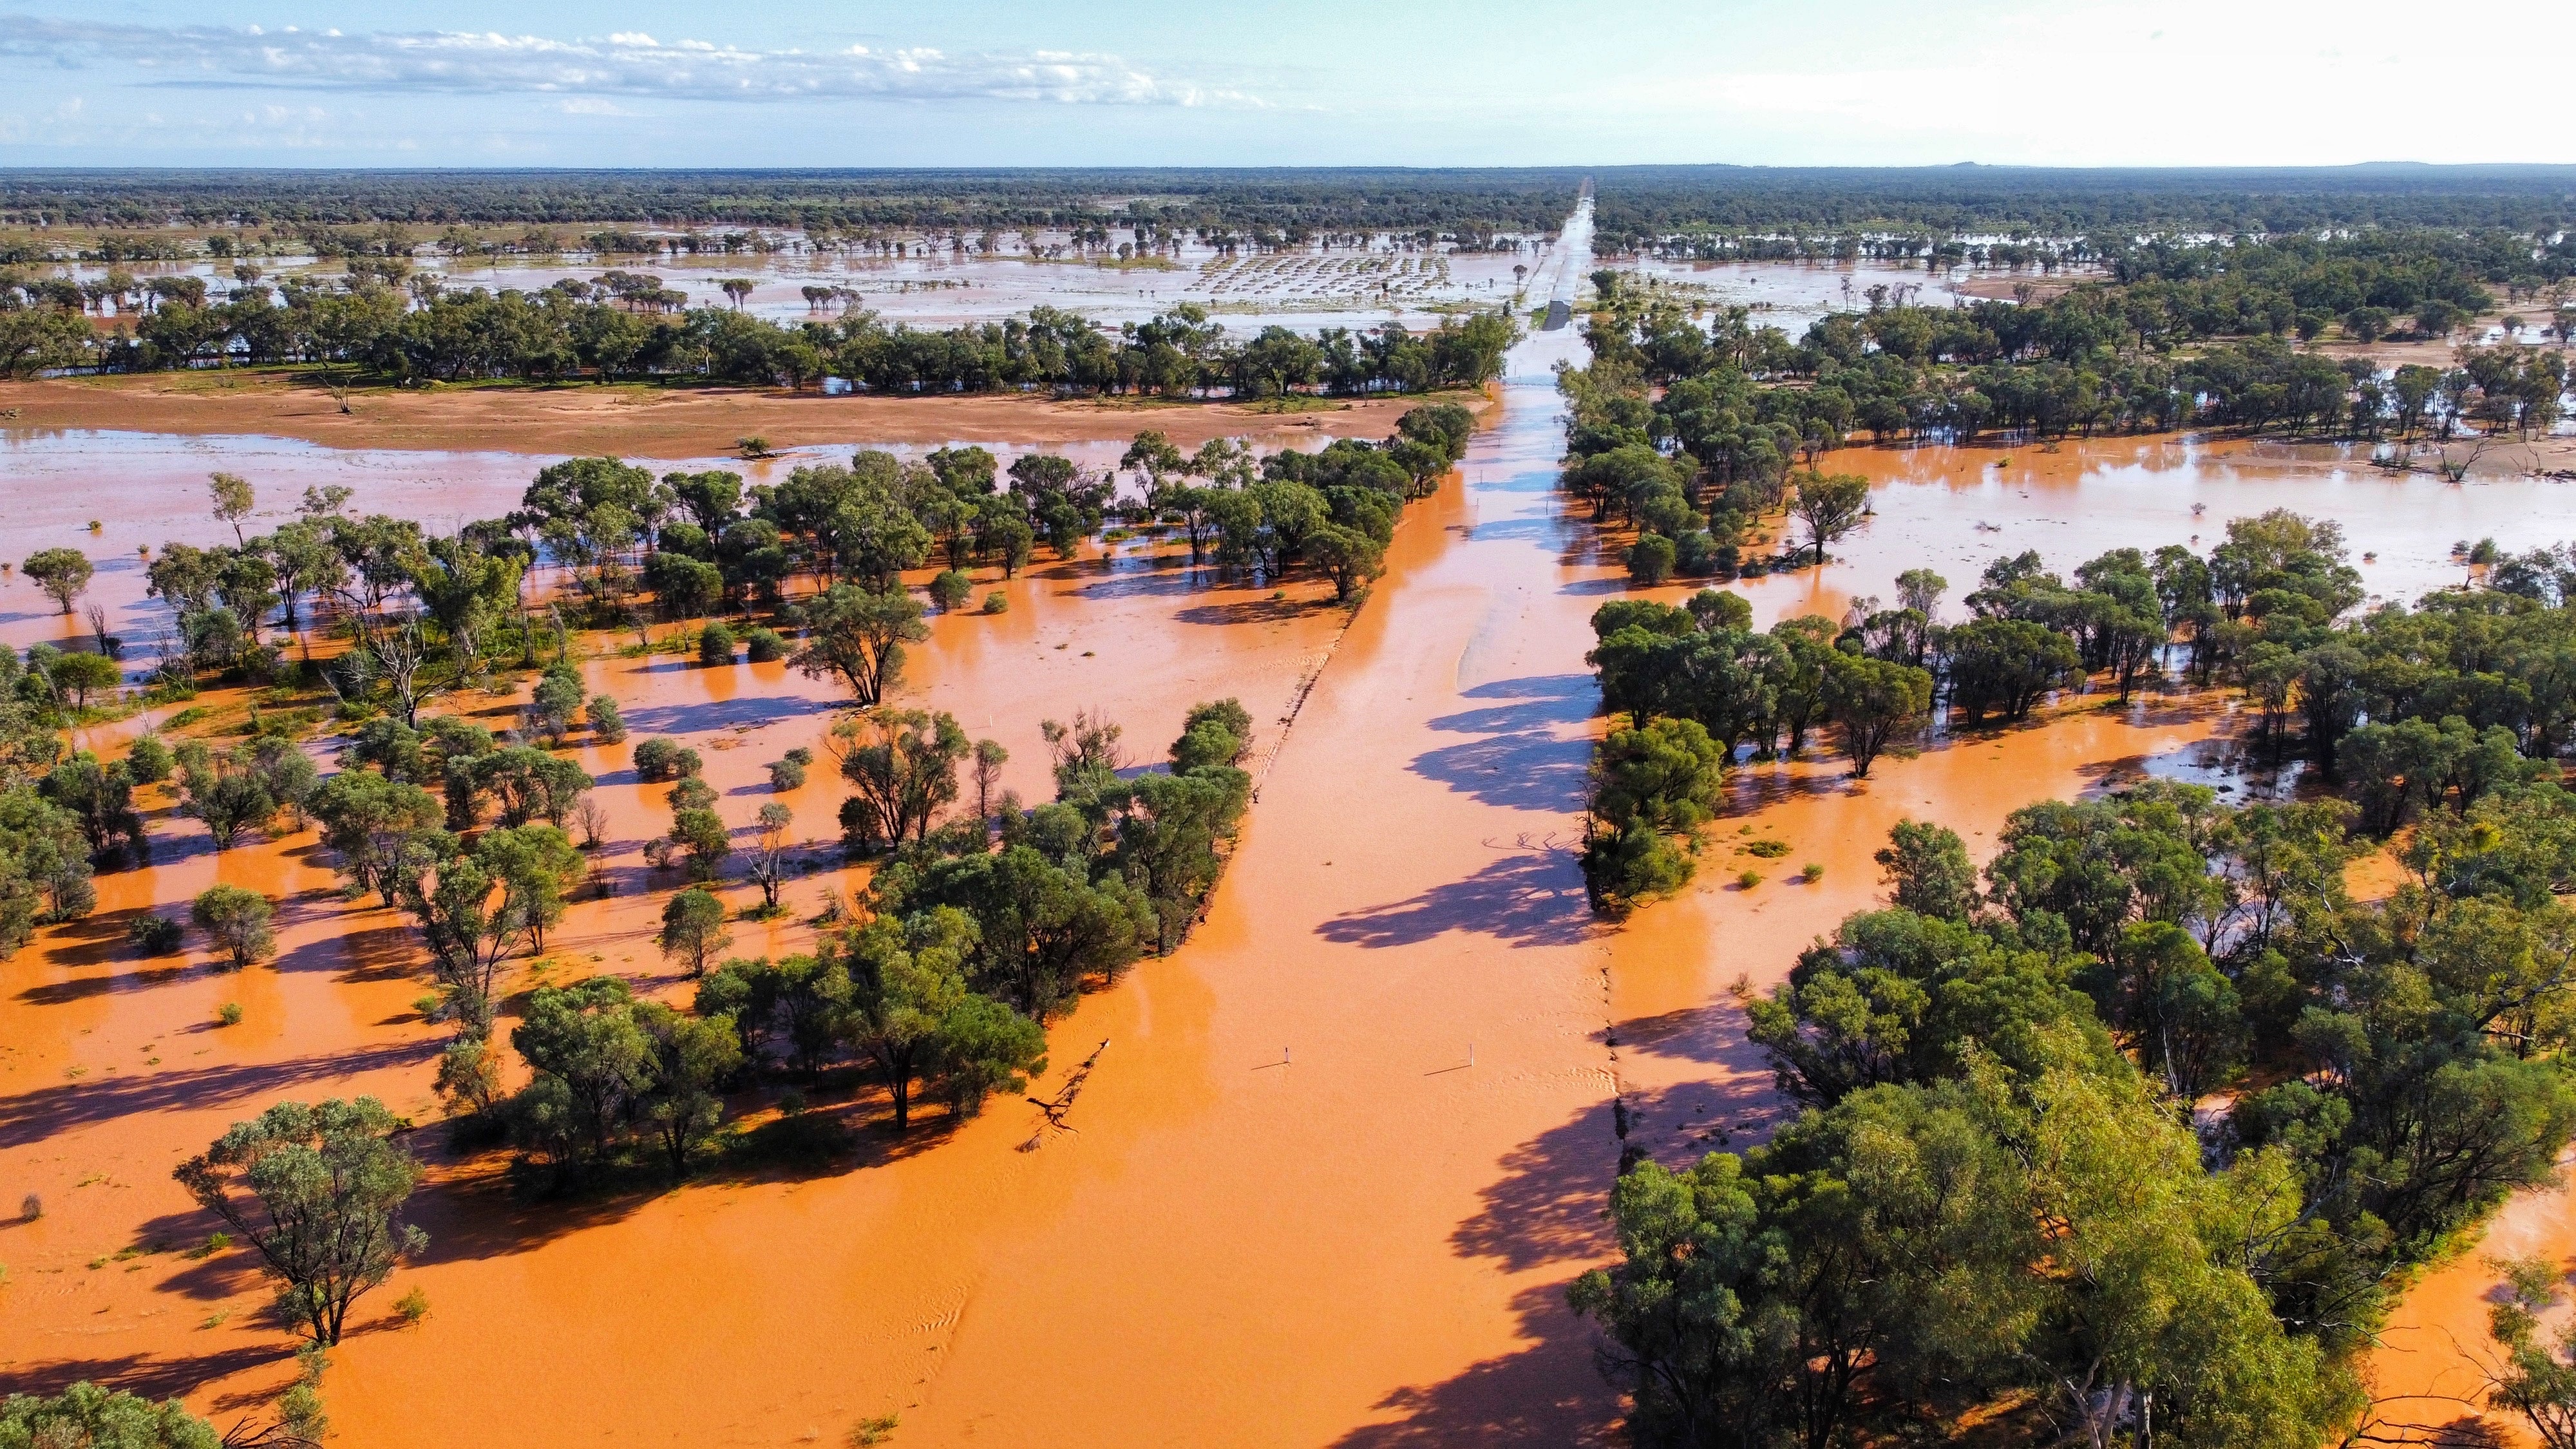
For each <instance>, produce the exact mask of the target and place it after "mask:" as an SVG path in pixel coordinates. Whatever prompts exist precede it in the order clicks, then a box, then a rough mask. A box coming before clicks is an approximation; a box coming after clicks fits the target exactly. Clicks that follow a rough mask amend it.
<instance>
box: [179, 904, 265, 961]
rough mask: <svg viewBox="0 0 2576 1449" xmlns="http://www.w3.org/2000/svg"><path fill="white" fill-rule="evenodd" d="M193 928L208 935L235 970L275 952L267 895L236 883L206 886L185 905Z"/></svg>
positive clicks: (262, 959)
mask: <svg viewBox="0 0 2576 1449" xmlns="http://www.w3.org/2000/svg"><path fill="white" fill-rule="evenodd" d="M188 914H189V915H190V916H191V917H193V918H194V919H195V920H196V923H197V928H198V929H199V930H202V931H204V932H205V933H206V934H207V936H209V937H211V938H212V940H213V944H214V947H215V949H216V950H219V951H221V952H223V953H224V955H225V956H227V957H229V958H231V961H232V965H233V969H234V970H236V971H238V970H240V969H241V968H243V967H245V966H248V965H249V964H250V963H252V962H253V961H264V960H266V959H268V958H269V957H271V956H274V955H276V954H277V935H276V933H275V932H273V931H271V930H269V928H268V922H269V904H268V897H266V896H263V895H261V894H260V893H259V892H257V891H248V890H244V889H242V888H241V887H240V886H229V885H217V886H208V887H206V889H205V890H204V891H202V892H200V893H199V894H198V896H197V899H196V901H195V903H194V904H192V905H191V906H190V907H189V908H188Z"/></svg>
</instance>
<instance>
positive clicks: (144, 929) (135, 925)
mask: <svg viewBox="0 0 2576 1449" xmlns="http://www.w3.org/2000/svg"><path fill="white" fill-rule="evenodd" d="M125 934H126V936H127V937H128V938H130V939H131V940H132V941H133V942H134V948H135V949H136V950H138V951H141V952H142V953H143V954H144V955H146V956H167V955H169V954H170V953H171V952H173V951H176V950H178V949H179V940H180V938H181V937H182V936H183V935H185V934H186V930H185V928H184V927H182V926H181V925H180V924H179V923H178V922H177V921H174V920H172V919H170V918H169V917H168V916H154V915H142V916H136V917H135V918H134V920H133V922H132V923H131V924H129V925H128V926H126V928H125Z"/></svg>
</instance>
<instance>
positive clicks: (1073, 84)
mask: <svg viewBox="0 0 2576 1449" xmlns="http://www.w3.org/2000/svg"><path fill="white" fill-rule="evenodd" d="M0 56H15V57H19V58H23V59H31V60H39V61H44V62H48V63H51V64H54V65H62V66H78V65H83V64H87V63H91V62H112V63H115V64H119V65H126V66H133V67H136V68H137V69H139V70H141V71H143V72H144V74H145V75H146V76H147V77H148V80H147V83H148V84H159V85H177V86H220V87H253V86H256V87H277V88H286V89H297V90H358V91H377V92H383V91H415V92H431V93H438V94H450V95H460V94H461V95H496V94H512V93H523V94H538V95H571V96H593V97H599V96H632V97H662V98H667V99H673V100H705V101H778V100H865V99H885V100H961V99H973V100H1005V101H1027V102H1039V103H1051V104H1059V105H1123V106H1255V107H1257V106H1259V105H1261V104H1262V103H1261V102H1260V100H1259V99H1257V98H1256V97H1253V96H1250V95H1247V94H1245V93H1243V92H1241V91H1237V90H1232V89H1227V88H1223V87H1216V86H1208V85H1201V84H1198V83H1195V82H1190V81H1185V80H1174V79H1170V78H1167V77H1162V76H1157V75H1154V74H1151V73H1150V72H1147V71H1144V70H1140V69H1138V68H1136V67H1134V66H1131V65H1128V64H1127V63H1126V62H1124V61H1121V60H1119V59H1118V58H1117V57H1115V56H1110V55H1094V54H1070V53H1064V52H1056V51H1032V52H1027V53H1024V54H1016V55H1014V54H1004V53H991V54H985V53H977V54H967V55H950V54H948V53H946V52H943V51H938V50H927V49H911V50H878V49H871V48H870V47H867V46H859V45H854V46H851V47H850V48H848V49H847V50H843V51H837V52H829V53H824V52H815V51H806V50H745V49H741V48H739V47H736V46H732V45H719V44H714V43H711V42H708V41H703V40H681V41H677V42H671V43H665V42H663V41H659V40H656V39H655V38H654V37H652V36H651V35H647V34H644V33H642V32H637V31H624V32H619V33H617V34H613V35H611V36H609V37H608V38H607V39H606V40H604V41H601V40H555V39H549V38H547V37H544V36H536V35H503V34H500V33H498V32H496V31H484V32H464V31H374V32H369V33H365V34H358V35H343V34H341V33H340V32H338V31H336V30H331V31H311V30H301V29H298V28H296V27H293V26H287V27H284V28H280V29H262V28H260V27H258V26H248V27H244V28H242V29H237V30H236V29H230V28H226V27H221V26H210V25H175V26H153V25H120V24H110V23H106V22H97V21H82V20H45V19H37V18H33V17H27V16H12V17H6V18H5V24H0Z"/></svg>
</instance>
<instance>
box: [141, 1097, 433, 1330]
mask: <svg viewBox="0 0 2576 1449" xmlns="http://www.w3.org/2000/svg"><path fill="white" fill-rule="evenodd" d="M396 1125H397V1124H396V1123H395V1120H394V1116H393V1114H392V1113H390V1112H388V1111H386V1110H385V1108H384V1105H383V1104H382V1103H380V1102H378V1101H376V1099H374V1098H373V1097H360V1098H358V1099H357V1100H355V1101H350V1102H343V1101H338V1100H332V1101H326V1102H321V1103H317V1104H315V1105H313V1106H310V1107H308V1106H305V1105H303V1104H301V1103H297V1102H281V1103H279V1104H278V1105H277V1106H274V1107H271V1108H269V1109H268V1110H267V1111H266V1112H263V1113H261V1114H260V1115H259V1116H258V1117H257V1118H255V1119H253V1120H251V1121H248V1122H240V1123H235V1124H234V1126H233V1128H232V1130H231V1131H229V1132H226V1133H225V1134H224V1135H223V1136H222V1137H220V1138H218V1139H216V1141H215V1143H214V1145H213V1146H211V1147H209V1148H207V1149H206V1150H205V1151H204V1152H203V1153H200V1154H199V1155H197V1156H195V1157H192V1158H190V1159H188V1160H187V1161H186V1162H183V1163H181V1164H180V1165H179V1167H178V1170H177V1171H176V1172H175V1173H174V1174H173V1175H174V1176H176V1177H177V1178H178V1180H179V1182H180V1185H181V1186H183V1187H185V1188H187V1190H188V1194H189V1196H191V1197H193V1198H195V1199H196V1200H197V1202H198V1205H199V1206H201V1207H203V1208H205V1209H206V1210H207V1211H208V1212H211V1213H213V1214H215V1215H216V1216H217V1217H220V1218H222V1219H223V1220H224V1222H225V1223H226V1224H228V1225H230V1226H231V1228H232V1229H233V1231H234V1232H235V1233H236V1234H238V1235H239V1237H240V1239H241V1241H242V1242H243V1243H244V1244H245V1245H246V1246H247V1247H249V1249H250V1250H251V1251H252V1252H254V1253H256V1254H258V1255H259V1261H260V1267H261V1269H262V1271H264V1272H265V1273H267V1274H268V1276H269V1277H271V1278H273V1279H275V1280H276V1281H277V1285H278V1287H277V1307H278V1313H279V1316H280V1317H282V1318H283V1319H284V1320H285V1321H286V1323H287V1324H288V1326H289V1327H291V1328H293V1329H295V1330H296V1331H297V1332H300V1333H303V1334H306V1335H308V1336H309V1337H310V1338H311V1339H312V1340H313V1342H315V1343H317V1344H321V1345H324V1346H326V1347H327V1346H330V1345H334V1344H337V1343H338V1342H339V1341H340V1336H341V1334H342V1332H343V1331H344V1330H345V1328H346V1326H347V1323H348V1317H349V1305H350V1304H352V1303H354V1302H355V1301H357V1299H358V1298H359V1297H360V1296H361V1295H363V1294H365V1293H367V1292H368V1291H370V1290H372V1289H374V1288H375V1287H377V1286H378V1285H380V1284H382V1283H383V1282H384V1281H385V1279H386V1278H387V1277H389V1276H390V1275H391V1274H392V1273H393V1269H394V1264H395V1262H396V1261H397V1260H398V1259H399V1258H401V1257H402V1255H404V1254H406V1253H415V1254H416V1253H418V1252H420V1251H421V1250H422V1249H423V1248H425V1247H427V1246H428V1244H429V1238H428V1235H427V1234H425V1233H423V1232H422V1231H421V1230H420V1229H419V1228H417V1227H413V1226H411V1225H409V1224H407V1223H405V1222H404V1221H403V1220H402V1210H403V1205H404V1203H406V1202H407V1201H408V1200H409V1199H410V1197H411V1194H412V1189H413V1188H415V1187H417V1186H418V1185H419V1183H420V1167H419V1165H418V1164H417V1163H415V1162H413V1161H412V1157H411V1154H410V1153H409V1152H406V1151H404V1150H403V1148H402V1146H401V1145H400V1144H399V1143H397V1142H396V1141H395V1140H394V1132H395V1129H396Z"/></svg>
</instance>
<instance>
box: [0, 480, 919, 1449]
mask: <svg viewBox="0 0 2576 1449" xmlns="http://www.w3.org/2000/svg"><path fill="white" fill-rule="evenodd" d="M92 527H93V528H95V527H96V525H94V524H93V525H92ZM223 1442H224V1441H223V1440H222V1439H220V1438H218V1437H217V1436H216V1434H215V1428H214V1426H213V1425H212V1424H209V1423H207V1422H206V1421H205V1420H203V1419H200V1418H198V1417H196V1416H195V1415H193V1414H190V1413H189V1412H188V1411H187V1409H186V1408H185V1407H183V1406H182V1405H181V1404H180V1403H179V1401H178V1400H177V1399H171V1400H168V1401H167V1402H164V1403H159V1404H155V1403H153V1402H152V1401H151V1400H149V1399H146V1398H143V1397H141V1396H139V1395H136V1394H131V1393H127V1392H126V1391H124V1390H122V1389H114V1390H110V1389H102V1388H100V1387H99V1386H97V1385H96V1384H92V1383H86V1382H84V1383H77V1384H74V1385H72V1386H71V1387H70V1388H68V1389H65V1390H63V1391H62V1392H61V1393H59V1394H57V1395H55V1396H54V1397H52V1398H50V1399H42V1398H37V1397H36V1396H34V1395H32V1394H11V1395H10V1396H9V1399H8V1402H6V1403H0V1444H6V1445H11V1446H16V1445H29V1446H35V1449H56V1446H60V1449H92V1446H95V1449H220V1446H221V1445H222V1443H223ZM869 1442H871V1443H873V1442H875V1441H873V1440H871V1441H869Z"/></svg>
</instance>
